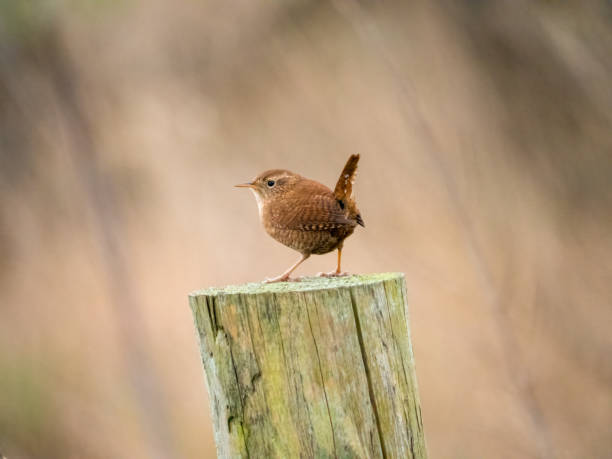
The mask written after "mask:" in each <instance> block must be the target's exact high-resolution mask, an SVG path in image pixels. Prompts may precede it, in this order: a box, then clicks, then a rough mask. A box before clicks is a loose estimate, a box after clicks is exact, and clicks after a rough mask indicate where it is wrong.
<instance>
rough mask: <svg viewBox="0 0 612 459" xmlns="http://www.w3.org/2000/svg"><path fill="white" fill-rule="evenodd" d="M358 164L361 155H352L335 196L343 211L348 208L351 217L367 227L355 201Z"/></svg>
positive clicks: (337, 185)
mask: <svg viewBox="0 0 612 459" xmlns="http://www.w3.org/2000/svg"><path fill="white" fill-rule="evenodd" d="M358 162H359V155H351V157H350V158H349V159H348V161H347V162H346V165H345V166H344V169H342V174H340V178H339V179H338V183H336V188H335V189H334V196H335V197H336V199H337V200H338V202H339V203H340V205H341V206H342V208H343V209H344V208H345V207H346V210H347V211H348V214H349V217H351V218H353V219H355V221H356V222H357V223H358V224H360V225H361V226H365V225H364V223H363V219H362V218H361V215H360V214H359V210H357V205H356V204H355V200H354V199H353V182H354V181H355V177H356V175H357V163H358Z"/></svg>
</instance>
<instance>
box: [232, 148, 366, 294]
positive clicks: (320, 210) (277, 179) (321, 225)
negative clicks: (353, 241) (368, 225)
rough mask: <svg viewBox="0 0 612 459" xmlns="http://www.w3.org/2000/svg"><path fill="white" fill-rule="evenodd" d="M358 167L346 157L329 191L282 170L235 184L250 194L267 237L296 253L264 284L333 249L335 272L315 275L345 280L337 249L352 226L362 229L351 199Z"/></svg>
mask: <svg viewBox="0 0 612 459" xmlns="http://www.w3.org/2000/svg"><path fill="white" fill-rule="evenodd" d="M358 162H359V155H351V157H350V158H349V159H348V161H347V163H346V166H344V169H343V170H342V174H341V175H340V178H339V179H338V183H337V184H336V188H335V189H334V191H331V190H330V189H329V188H327V187H326V186H325V185H323V184H321V183H319V182H315V181H314V180H309V179H307V178H305V177H302V176H301V175H298V174H295V173H293V172H290V171H287V170H283V169H273V170H269V171H265V172H262V173H261V174H259V175H258V176H257V177H255V178H254V179H253V181H252V182H248V183H243V184H240V185H236V186H237V187H244V188H250V189H251V190H252V191H253V194H254V195H255V199H256V200H257V206H258V207H259V218H260V219H261V222H262V223H263V226H264V228H265V230H266V231H267V233H268V234H269V235H270V236H272V237H273V238H274V239H276V240H277V241H279V242H280V243H282V244H284V245H286V246H287V247H291V248H292V249H294V250H297V251H298V252H300V253H301V254H302V257H301V258H300V259H299V260H298V261H297V262H296V263H295V264H294V265H293V266H291V267H290V268H289V269H288V270H287V271H285V272H284V273H283V274H281V275H280V276H277V277H274V278H272V279H266V282H283V281H287V280H289V276H290V275H291V273H292V272H293V271H294V270H295V268H297V267H298V266H299V265H300V264H301V263H302V262H303V261H304V260H306V259H307V258H308V257H309V256H310V255H311V254H313V253H315V254H318V255H320V254H324V253H328V252H331V251H332V250H335V249H338V267H337V268H336V270H335V271H332V272H330V273H325V274H323V273H322V274H320V275H323V276H342V275H346V273H343V272H342V271H341V269H340V261H341V257H342V245H343V243H344V240H345V239H346V238H347V237H349V236H350V235H351V234H353V231H354V230H355V226H357V225H361V226H365V225H364V223H363V219H362V218H361V214H360V213H359V210H358V209H357V205H356V204H355V200H354V199H353V181H354V180H355V173H356V172H357V163H358Z"/></svg>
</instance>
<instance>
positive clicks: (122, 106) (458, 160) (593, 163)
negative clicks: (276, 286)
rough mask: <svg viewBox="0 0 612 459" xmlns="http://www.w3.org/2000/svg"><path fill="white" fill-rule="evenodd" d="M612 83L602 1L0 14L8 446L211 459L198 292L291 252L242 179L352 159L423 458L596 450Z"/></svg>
mask: <svg viewBox="0 0 612 459" xmlns="http://www.w3.org/2000/svg"><path fill="white" fill-rule="evenodd" d="M611 75H612V4H611V3H610V2H609V1H603V0H601V1H584V2H561V1H542V0H540V1H522V0H496V1H488V2H483V1H476V0H472V1H466V2H453V1H450V0H437V1H433V2H399V1H397V2H394V1H384V2H359V1H349V0H338V1H333V2H323V1H304V0H291V1H283V2H280V1H252V0H249V1H246V0H239V1H234V2H231V5H230V4H229V3H228V2H225V1H219V0H186V1H183V2H167V1H161V0H148V1H144V0H86V1H76V0H18V1H17V0H1V1H0V451H1V452H2V453H3V454H4V455H6V456H7V457H8V458H9V459H14V458H41V457H45V458H85V457H86V458H108V457H117V458H212V457H214V451H215V450H214V441H213V437H212V430H211V421H210V417H209V407H208V399H207V393H206V388H205V385H204V376H203V372H202V368H201V364H200V360H199V350H198V343H197V340H196V336H195V331H194V327H193V323H192V318H191V313H190V311H189V308H188V302H187V295H188V293H189V292H190V291H192V290H195V289H197V288H201V287H206V286H221V285H226V284H232V283H241V282H247V281H258V280H261V279H263V278H264V277H266V276H271V275H276V274H278V273H280V272H282V271H283V270H284V269H285V268H287V267H288V266H289V265H290V264H291V263H292V262H293V261H295V259H296V254H295V252H293V251H292V250H290V249H288V248H286V247H284V246H282V245H280V244H279V243H277V242H275V241H274V240H272V239H271V238H270V237H269V236H267V235H266V234H265V232H264V231H263V229H262V228H261V226H260V224H259V221H258V215H257V206H256V204H255V200H254V199H253V197H252V195H251V194H250V193H248V192H247V191H244V190H240V189H236V188H233V187H232V185H234V184H235V183H240V182H244V181H246V180H249V179H251V178H252V177H253V176H255V175H256V174H258V173H259V172H261V171H262V170H265V169H270V168H287V169H290V170H293V171H296V172H299V173H301V174H302V175H305V176H307V177H310V178H314V179H317V180H319V181H321V182H323V183H325V184H327V185H328V186H333V185H334V184H335V181H336V179H337V177H338V174H339V173H340V171H341V169H342V166H343V165H344V162H345V161H346V159H347V157H348V156H349V155H350V154H351V153H361V164H360V172H359V175H358V178H357V182H356V188H355V189H356V197H357V202H358V204H359V207H360V210H361V212H362V215H363V217H364V220H365V222H366V228H365V229H361V228H359V229H358V230H357V231H356V232H355V234H354V235H353V236H352V237H351V238H350V239H348V240H347V243H346V244H345V251H344V257H343V262H344V263H343V267H344V268H345V269H347V270H350V271H352V272H379V271H402V272H405V273H406V282H407V286H408V294H409V300H410V315H411V327H412V333H413V344H414V350H415V356H416V363H417V374H418V379H419V385H420V394H421V399H422V409H423V417H424V423H425V433H426V437H427V442H428V447H429V452H430V457H432V458H492V457H495V458H609V457H612V435H611V427H610V426H611V425H612V359H611V358H610V356H611V355H612V332H611V331H610V330H611V329H612V211H611V209H612V186H611V184H612V110H611V107H612V84H611V83H612V78H611ZM334 263H335V254H328V255H325V256H320V257H313V258H311V259H309V260H308V262H306V263H305V264H304V265H302V266H301V267H300V268H299V270H298V274H299V275H304V274H313V273H316V272H318V271H322V270H330V269H332V268H333V267H334Z"/></svg>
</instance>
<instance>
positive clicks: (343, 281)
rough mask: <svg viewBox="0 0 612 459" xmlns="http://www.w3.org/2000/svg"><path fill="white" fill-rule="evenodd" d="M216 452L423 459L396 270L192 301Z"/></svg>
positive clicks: (197, 295)
mask: <svg viewBox="0 0 612 459" xmlns="http://www.w3.org/2000/svg"><path fill="white" fill-rule="evenodd" d="M190 303H191V308H192V311H193V314H194V319H195V322H196V327H197V331H198V336H199V339H200V343H201V352H202V361H203V364H204V369H205V373H206V378H207V383H208V389H209V394H210V399H211V410H212V417H213V423H214V430H215V441H216V443H217V453H218V456H219V457H221V458H226V457H227V458H229V457H232V458H233V457H278V458H286V457H363V458H370V457H402V458H404V457H405V458H418V459H421V458H425V457H426V452H425V441H424V435H423V425H422V420H421V414H420V404H419V398H418V391H417V386H416V377H415V371H414V359H413V355H412V348H411V343H410V334H409V326H408V318H407V311H406V291H405V284H404V278H403V275H402V274H398V273H385V274H370V275H364V276H350V277H344V278H332V279H325V278H309V279H306V280H303V281H302V282H294V283H279V284H246V285H240V286H230V287H225V288H223V289H207V290H202V291H198V292H194V293H193V294H191V295H190Z"/></svg>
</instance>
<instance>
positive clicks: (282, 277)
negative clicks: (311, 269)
mask: <svg viewBox="0 0 612 459" xmlns="http://www.w3.org/2000/svg"><path fill="white" fill-rule="evenodd" d="M309 256H310V254H309V253H303V254H302V258H300V259H299V260H298V261H297V262H296V263H295V264H294V265H293V266H291V268H289V269H288V270H287V271H285V272H284V273H282V274H281V275H280V276H276V277H273V278H271V279H266V280H265V281H264V283H265V284H271V283H273V282H285V281H289V280H291V279H289V276H290V275H291V273H292V272H293V271H294V270H295V268H297V267H298V266H300V265H301V264H302V262H303V261H304V260H306V259H307V258H308V257H309Z"/></svg>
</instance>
